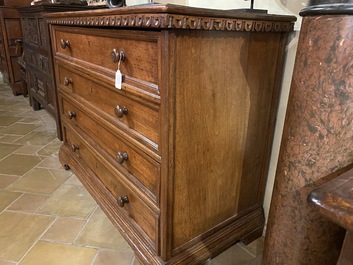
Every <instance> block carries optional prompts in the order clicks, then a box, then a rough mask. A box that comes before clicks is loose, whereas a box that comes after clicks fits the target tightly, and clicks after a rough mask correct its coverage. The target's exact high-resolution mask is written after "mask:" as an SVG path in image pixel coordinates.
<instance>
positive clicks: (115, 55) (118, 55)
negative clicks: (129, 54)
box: [111, 49, 126, 63]
mask: <svg viewBox="0 0 353 265" xmlns="http://www.w3.org/2000/svg"><path fill="white" fill-rule="evenodd" d="M111 56H112V61H113V63H118V62H119V61H124V60H125V57H126V56H125V52H123V51H120V52H118V51H117V50H116V49H113V50H112V54H111Z"/></svg>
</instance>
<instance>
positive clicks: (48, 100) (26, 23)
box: [18, 3, 88, 140]
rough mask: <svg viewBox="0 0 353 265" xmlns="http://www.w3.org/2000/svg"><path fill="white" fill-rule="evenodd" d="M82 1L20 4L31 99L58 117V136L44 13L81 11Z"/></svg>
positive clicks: (34, 107) (37, 108)
mask: <svg viewBox="0 0 353 265" xmlns="http://www.w3.org/2000/svg"><path fill="white" fill-rule="evenodd" d="M87 8H88V7H87V6H82V5H61V4H45V3H44V4H40V5H35V6H27V7H22V8H19V9H18V10H19V13H20V17H21V22H22V23H21V24H22V31H23V48H24V60H25V63H26V76H27V83H28V92H29V98H30V103H31V105H32V107H33V109H34V110H39V109H41V108H44V109H46V110H47V111H48V112H49V113H50V114H51V115H52V116H53V117H54V118H55V120H56V124H57V136H58V138H59V139H60V140H62V133H61V126H60V118H59V113H58V107H57V104H58V102H57V92H56V86H55V79H54V71H53V66H52V65H53V63H52V54H51V46H50V35H49V29H48V25H47V22H46V18H45V16H44V15H45V14H46V13H50V12H62V11H79V10H82V9H87Z"/></svg>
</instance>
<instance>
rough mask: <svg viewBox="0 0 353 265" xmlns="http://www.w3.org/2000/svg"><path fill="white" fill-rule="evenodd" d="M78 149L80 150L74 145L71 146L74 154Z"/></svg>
mask: <svg viewBox="0 0 353 265" xmlns="http://www.w3.org/2000/svg"><path fill="white" fill-rule="evenodd" d="M78 149H80V148H79V147H78V146H77V145H75V144H72V145H71V150H72V152H76V151H77V150H78Z"/></svg>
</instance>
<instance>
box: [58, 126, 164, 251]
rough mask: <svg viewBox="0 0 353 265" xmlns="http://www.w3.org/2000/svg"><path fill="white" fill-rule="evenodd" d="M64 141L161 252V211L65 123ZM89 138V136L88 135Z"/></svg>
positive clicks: (130, 220)
mask: <svg viewBox="0 0 353 265" xmlns="http://www.w3.org/2000/svg"><path fill="white" fill-rule="evenodd" d="M63 132H64V143H65V144H66V146H68V147H69V148H70V149H71V151H72V153H73V155H74V156H76V157H78V158H80V159H81V160H82V161H83V162H84V164H86V165H87V166H88V167H89V168H90V169H91V170H92V171H93V172H94V173H95V174H96V176H97V177H98V178H99V179H100V180H101V182H102V183H103V184H104V186H105V187H106V188H107V189H108V190H109V192H110V193H111V194H112V195H113V196H114V198H116V204H115V205H114V207H115V208H116V209H117V210H118V211H120V212H121V213H122V214H123V215H124V216H125V218H124V219H126V220H127V221H128V222H130V223H131V224H132V225H133V226H134V227H135V228H136V230H137V231H138V232H139V233H141V234H142V235H143V237H144V238H146V239H147V241H148V243H149V244H150V245H151V246H152V247H153V249H154V250H155V251H156V252H157V249H158V236H157V234H158V233H157V231H158V230H157V229H158V225H159V223H158V222H159V221H158V220H159V217H158V214H156V213H154V212H153V211H152V210H150V209H149V208H148V206H147V205H145V204H144V203H143V202H142V201H141V200H140V199H139V198H138V197H137V196H136V195H135V194H134V193H133V192H132V191H131V189H129V188H128V187H126V186H125V185H124V184H123V183H121V182H120V181H119V179H118V177H117V175H116V174H113V173H112V172H111V171H110V170H109V169H108V168H107V167H106V166H105V165H104V164H103V163H102V162H101V159H99V158H98V157H96V156H95V154H94V153H93V152H92V151H91V150H92V147H89V146H88V144H87V142H84V141H83V140H82V138H81V137H80V136H78V134H76V133H75V132H74V131H73V130H71V129H70V128H69V127H68V126H65V123H63ZM85 139H87V138H85Z"/></svg>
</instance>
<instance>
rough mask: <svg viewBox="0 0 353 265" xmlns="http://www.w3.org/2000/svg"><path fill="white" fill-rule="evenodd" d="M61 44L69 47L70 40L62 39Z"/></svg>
mask: <svg viewBox="0 0 353 265" xmlns="http://www.w3.org/2000/svg"><path fill="white" fill-rule="evenodd" d="M60 46H61V48H63V49H66V48H67V47H70V42H69V41H68V40H64V39H61V40H60Z"/></svg>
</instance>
